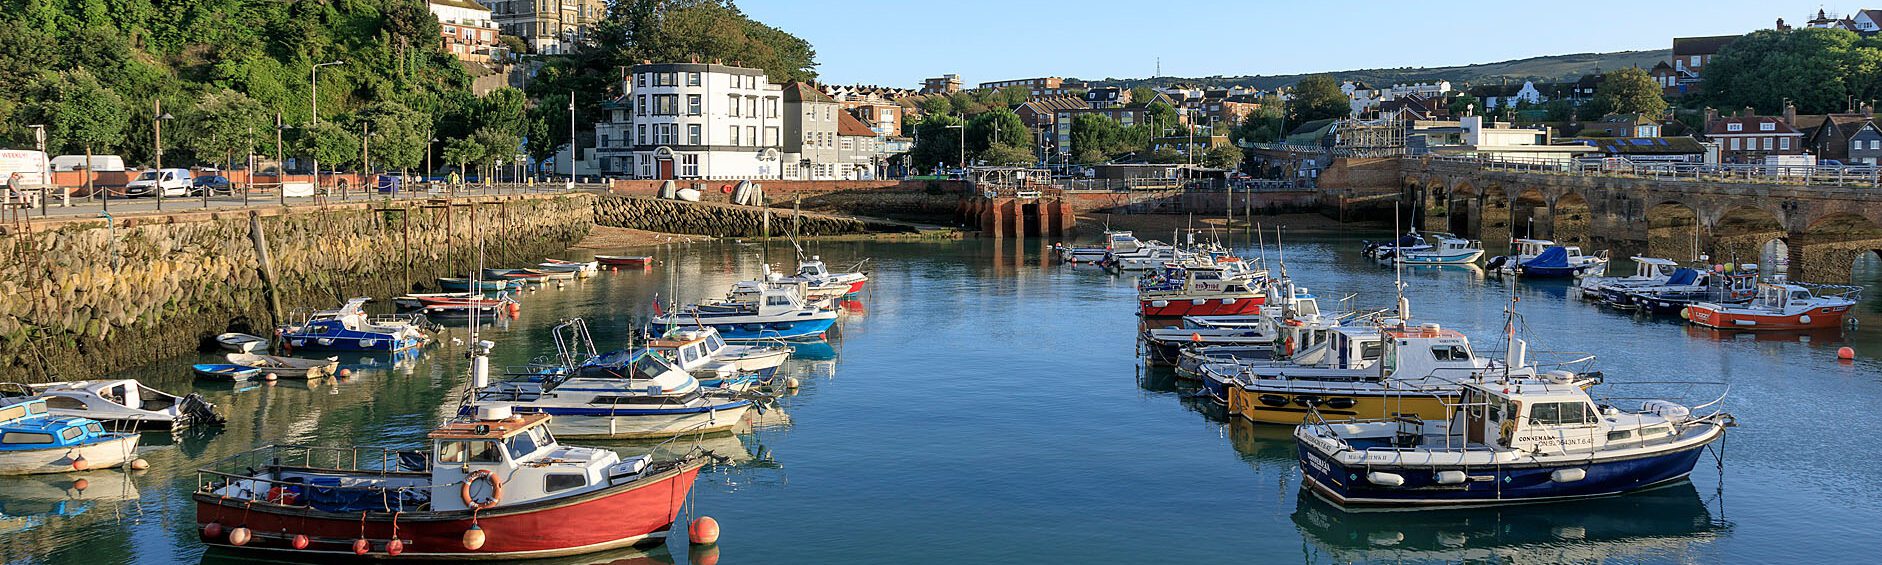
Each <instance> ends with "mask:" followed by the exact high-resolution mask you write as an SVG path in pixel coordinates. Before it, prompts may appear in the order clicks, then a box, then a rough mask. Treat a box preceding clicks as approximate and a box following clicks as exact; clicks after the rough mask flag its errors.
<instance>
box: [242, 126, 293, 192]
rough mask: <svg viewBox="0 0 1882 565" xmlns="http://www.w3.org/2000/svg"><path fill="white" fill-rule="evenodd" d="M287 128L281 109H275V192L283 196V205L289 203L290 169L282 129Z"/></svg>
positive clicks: (251, 173) (252, 172)
mask: <svg viewBox="0 0 1882 565" xmlns="http://www.w3.org/2000/svg"><path fill="white" fill-rule="evenodd" d="M285 129H287V126H285V125H283V124H282V123H281V111H280V110H275V112H274V184H275V187H274V191H275V194H276V195H277V196H279V197H280V198H281V205H282V206H287V205H288V170H287V166H288V161H287V154H286V153H282V152H281V132H282V130H285ZM248 174H250V175H254V174H255V172H254V171H252V170H251V171H249V173H248Z"/></svg>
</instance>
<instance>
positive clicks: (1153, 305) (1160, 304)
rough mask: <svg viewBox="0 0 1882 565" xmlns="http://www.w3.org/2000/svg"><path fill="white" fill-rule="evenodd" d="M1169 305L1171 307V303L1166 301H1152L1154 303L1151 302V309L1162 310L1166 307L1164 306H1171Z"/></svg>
mask: <svg viewBox="0 0 1882 565" xmlns="http://www.w3.org/2000/svg"><path fill="white" fill-rule="evenodd" d="M1169 305H1170V303H1169V302H1168V301H1165V300H1152V301H1150V307H1151V308H1162V307H1164V306H1169Z"/></svg>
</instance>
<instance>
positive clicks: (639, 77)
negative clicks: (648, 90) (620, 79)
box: [634, 73, 647, 86]
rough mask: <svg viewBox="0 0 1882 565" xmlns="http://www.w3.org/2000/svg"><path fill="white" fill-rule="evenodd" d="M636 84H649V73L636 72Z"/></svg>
mask: <svg viewBox="0 0 1882 565" xmlns="http://www.w3.org/2000/svg"><path fill="white" fill-rule="evenodd" d="M634 86H647V73H634Z"/></svg>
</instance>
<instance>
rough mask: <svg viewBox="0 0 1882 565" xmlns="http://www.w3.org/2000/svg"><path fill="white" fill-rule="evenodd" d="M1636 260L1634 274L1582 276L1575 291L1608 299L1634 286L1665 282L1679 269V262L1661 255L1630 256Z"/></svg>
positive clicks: (1595, 298)
mask: <svg viewBox="0 0 1882 565" xmlns="http://www.w3.org/2000/svg"><path fill="white" fill-rule="evenodd" d="M1628 259H1629V260H1631V261H1633V262H1634V274H1631V275H1626V276H1599V277H1581V278H1580V279H1577V280H1576V281H1575V291H1576V293H1577V294H1580V295H1581V297H1582V298H1586V299H1589V300H1606V299H1608V297H1610V296H1614V295H1619V294H1621V293H1624V292H1626V291H1627V290H1628V289H1631V288H1634V287H1647V286H1654V285H1658V284H1662V283H1665V282H1666V281H1667V279H1669V278H1672V276H1673V271H1676V270H1679V263H1676V262H1674V261H1673V260H1672V259H1662V258H1659V257H1642V256H1639V255H1635V256H1633V257H1629V258H1628Z"/></svg>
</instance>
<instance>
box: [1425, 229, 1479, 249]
mask: <svg viewBox="0 0 1882 565" xmlns="http://www.w3.org/2000/svg"><path fill="white" fill-rule="evenodd" d="M1431 237H1432V239H1435V240H1437V242H1438V245H1437V250H1438V251H1474V250H1480V249H1483V242H1481V241H1477V240H1474V239H1463V238H1459V237H1455V236H1452V235H1451V234H1448V233H1436V234H1431Z"/></svg>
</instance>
